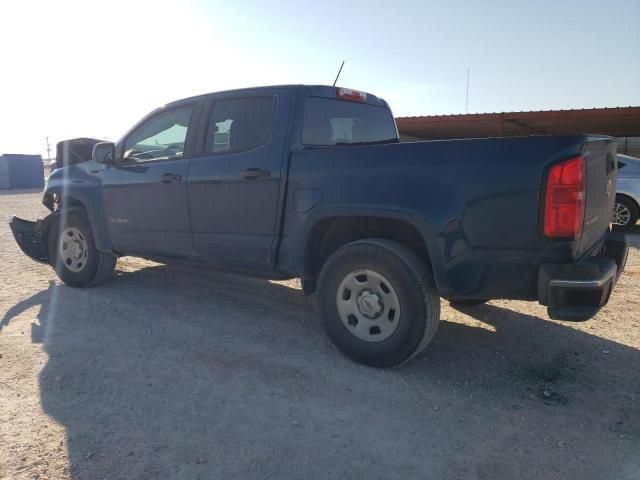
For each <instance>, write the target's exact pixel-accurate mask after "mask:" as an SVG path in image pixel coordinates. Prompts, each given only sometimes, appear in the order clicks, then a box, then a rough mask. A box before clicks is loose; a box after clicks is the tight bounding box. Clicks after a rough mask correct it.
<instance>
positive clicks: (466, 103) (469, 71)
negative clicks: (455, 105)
mask: <svg viewBox="0 0 640 480" xmlns="http://www.w3.org/2000/svg"><path fill="white" fill-rule="evenodd" d="M470 78H471V68H469V67H467V100H466V102H465V105H464V113H469V79H470Z"/></svg>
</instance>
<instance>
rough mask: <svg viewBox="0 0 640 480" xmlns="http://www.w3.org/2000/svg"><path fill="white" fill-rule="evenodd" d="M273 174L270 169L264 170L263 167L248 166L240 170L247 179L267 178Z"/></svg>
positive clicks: (241, 174) (241, 175)
mask: <svg viewBox="0 0 640 480" xmlns="http://www.w3.org/2000/svg"><path fill="white" fill-rule="evenodd" d="M270 176H271V172H270V171H269V170H263V169H262V168H247V169H246V170H243V171H241V172H240V177H242V178H244V179H245V180H257V179H259V178H267V177H270Z"/></svg>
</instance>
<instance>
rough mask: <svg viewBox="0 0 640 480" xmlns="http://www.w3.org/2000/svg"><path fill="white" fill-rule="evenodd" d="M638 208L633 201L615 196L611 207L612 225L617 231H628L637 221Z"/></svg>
mask: <svg viewBox="0 0 640 480" xmlns="http://www.w3.org/2000/svg"><path fill="white" fill-rule="evenodd" d="M638 215H639V213H638V206H637V205H636V204H635V203H634V202H633V200H631V199H629V198H627V197H623V196H620V195H617V196H616V203H615V204H614V205H613V220H612V222H613V225H614V226H615V228H616V229H617V230H629V229H630V228H632V227H633V226H634V225H635V224H636V222H637V221H638Z"/></svg>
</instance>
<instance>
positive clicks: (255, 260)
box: [187, 89, 291, 266]
mask: <svg viewBox="0 0 640 480" xmlns="http://www.w3.org/2000/svg"><path fill="white" fill-rule="evenodd" d="M290 105H291V98H290V92H289V91H288V90H286V89H282V90H280V89H278V90H275V91H274V90H273V89H271V90H269V93H265V94H260V93H251V94H247V93H245V94H243V93H242V92H235V93H230V94H222V95H220V96H216V97H214V98H212V100H211V101H210V105H209V106H208V108H207V109H206V110H207V111H206V114H205V116H204V117H203V119H204V124H205V127H204V130H203V132H204V133H203V140H202V145H201V148H202V153H201V155H199V156H198V157H197V158H193V159H192V160H191V163H190V167H189V175H188V179H187V190H188V199H189V200H188V202H189V214H190V219H191V220H190V221H191V232H192V238H193V246H194V250H195V252H196V254H197V255H201V256H203V257H205V258H207V259H209V260H213V261H221V262H232V263H234V264H236V265H247V266H267V265H269V264H270V263H272V261H273V259H272V257H271V248H272V243H273V241H274V238H275V233H276V227H277V224H276V219H277V218H278V205H279V198H280V193H281V192H280V188H281V179H282V176H283V167H284V165H285V161H286V153H285V144H286V143H287V126H288V124H289V110H290V108H289V107H290Z"/></svg>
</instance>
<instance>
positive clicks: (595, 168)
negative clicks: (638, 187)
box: [579, 137, 618, 254]
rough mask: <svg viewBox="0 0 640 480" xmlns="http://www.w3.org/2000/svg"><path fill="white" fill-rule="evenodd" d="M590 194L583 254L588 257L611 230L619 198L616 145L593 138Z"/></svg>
mask: <svg viewBox="0 0 640 480" xmlns="http://www.w3.org/2000/svg"><path fill="white" fill-rule="evenodd" d="M584 157H585V161H586V170H587V171H586V175H587V177H586V180H587V182H586V193H585V212H584V227H583V232H582V238H581V240H580V250H579V253H580V254H582V253H587V252H588V251H589V249H590V248H591V247H592V246H593V245H594V244H595V243H596V242H597V241H598V240H600V239H601V238H602V236H603V234H604V233H605V232H606V231H607V229H608V228H609V224H610V223H611V215H612V213H611V212H612V211H613V204H614V203H615V197H616V177H617V173H618V170H617V162H616V141H615V140H614V139H612V138H606V137H592V138H590V139H589V141H588V142H587V144H586V147H585V154H584Z"/></svg>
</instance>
